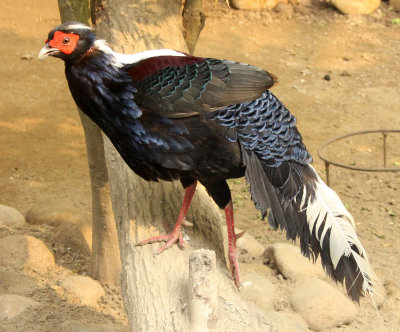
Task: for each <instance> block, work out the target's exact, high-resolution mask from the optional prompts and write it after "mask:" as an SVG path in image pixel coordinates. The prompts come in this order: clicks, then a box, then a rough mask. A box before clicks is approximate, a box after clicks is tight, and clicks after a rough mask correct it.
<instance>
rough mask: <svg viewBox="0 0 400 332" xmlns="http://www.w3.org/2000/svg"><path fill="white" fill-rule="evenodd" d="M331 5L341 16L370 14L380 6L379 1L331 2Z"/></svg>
mask: <svg viewBox="0 0 400 332" xmlns="http://www.w3.org/2000/svg"><path fill="white" fill-rule="evenodd" d="M332 4H333V5H334V6H335V7H336V8H337V9H338V10H339V11H340V12H342V13H343V14H349V15H362V14H371V13H373V12H374V11H375V10H377V9H378V7H379V6H380V4H381V0H332Z"/></svg>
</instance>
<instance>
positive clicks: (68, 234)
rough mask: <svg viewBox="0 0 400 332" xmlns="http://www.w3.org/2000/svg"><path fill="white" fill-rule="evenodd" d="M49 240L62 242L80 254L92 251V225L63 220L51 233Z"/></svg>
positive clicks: (89, 253)
mask: <svg viewBox="0 0 400 332" xmlns="http://www.w3.org/2000/svg"><path fill="white" fill-rule="evenodd" d="M50 241H51V242H52V243H55V244H62V245H64V246H66V247H67V248H70V249H71V250H72V251H74V252H77V253H80V254H82V255H86V256H87V255H91V252H92V225H91V224H90V223H83V222H81V223H72V222H65V223H62V224H61V225H59V226H58V227H57V228H56V230H55V231H54V233H53V234H52V236H51V238H50Z"/></svg>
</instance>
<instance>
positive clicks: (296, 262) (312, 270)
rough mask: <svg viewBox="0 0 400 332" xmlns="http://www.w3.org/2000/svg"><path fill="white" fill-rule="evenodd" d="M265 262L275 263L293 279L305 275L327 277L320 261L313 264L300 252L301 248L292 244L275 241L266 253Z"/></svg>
mask: <svg viewBox="0 0 400 332" xmlns="http://www.w3.org/2000/svg"><path fill="white" fill-rule="evenodd" d="M263 260H264V264H269V263H271V262H273V263H275V265H276V267H277V269H278V270H279V272H280V273H282V275H283V276H284V277H285V278H286V279H290V280H293V281H296V280H300V279H303V278H305V277H318V278H322V279H325V278H326V274H325V272H324V270H323V268H322V266H321V264H320V263H319V262H317V264H313V263H312V262H310V260H308V258H306V257H304V256H303V255H302V254H301V253H300V249H299V248H298V247H295V246H293V245H291V244H286V243H275V244H273V245H271V246H269V247H268V248H267V250H265V253H264V258H263Z"/></svg>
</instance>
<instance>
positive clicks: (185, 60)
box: [129, 55, 204, 81]
mask: <svg viewBox="0 0 400 332" xmlns="http://www.w3.org/2000/svg"><path fill="white" fill-rule="evenodd" d="M203 61H204V58H199V57H195V56H192V55H188V56H172V55H165V56H164V55H162V56H156V57H152V58H148V59H145V60H142V61H139V62H138V63H137V64H136V65H135V66H133V67H132V68H131V69H130V70H129V74H130V75H131V76H132V77H133V79H134V80H135V81H140V80H142V79H144V78H146V77H149V76H151V75H153V74H155V73H157V72H158V71H160V70H163V69H164V68H167V67H179V66H187V65H191V64H194V63H200V62H203Z"/></svg>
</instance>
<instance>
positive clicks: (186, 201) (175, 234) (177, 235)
mask: <svg viewBox="0 0 400 332" xmlns="http://www.w3.org/2000/svg"><path fill="white" fill-rule="evenodd" d="M196 185H197V181H194V182H193V183H192V184H191V185H189V186H188V187H186V189H185V197H184V198H183V202H182V206H181V210H180V211H179V216H178V220H177V221H176V224H175V226H174V229H173V230H172V231H171V232H170V233H169V234H167V235H160V236H155V237H152V238H150V239H147V240H143V241H141V242H139V243H138V244H137V245H138V246H143V245H145V244H149V243H156V242H166V243H165V244H164V245H163V246H162V247H161V248H160V249H158V250H157V254H161V253H162V252H163V251H164V250H166V249H168V248H169V247H171V246H172V245H173V244H174V243H175V242H178V243H179V245H180V246H181V247H183V246H184V245H185V241H184V240H183V237H182V224H183V223H184V222H185V218H186V214H187V212H188V210H189V206H190V203H191V201H192V198H193V195H194V193H195V191H196Z"/></svg>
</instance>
